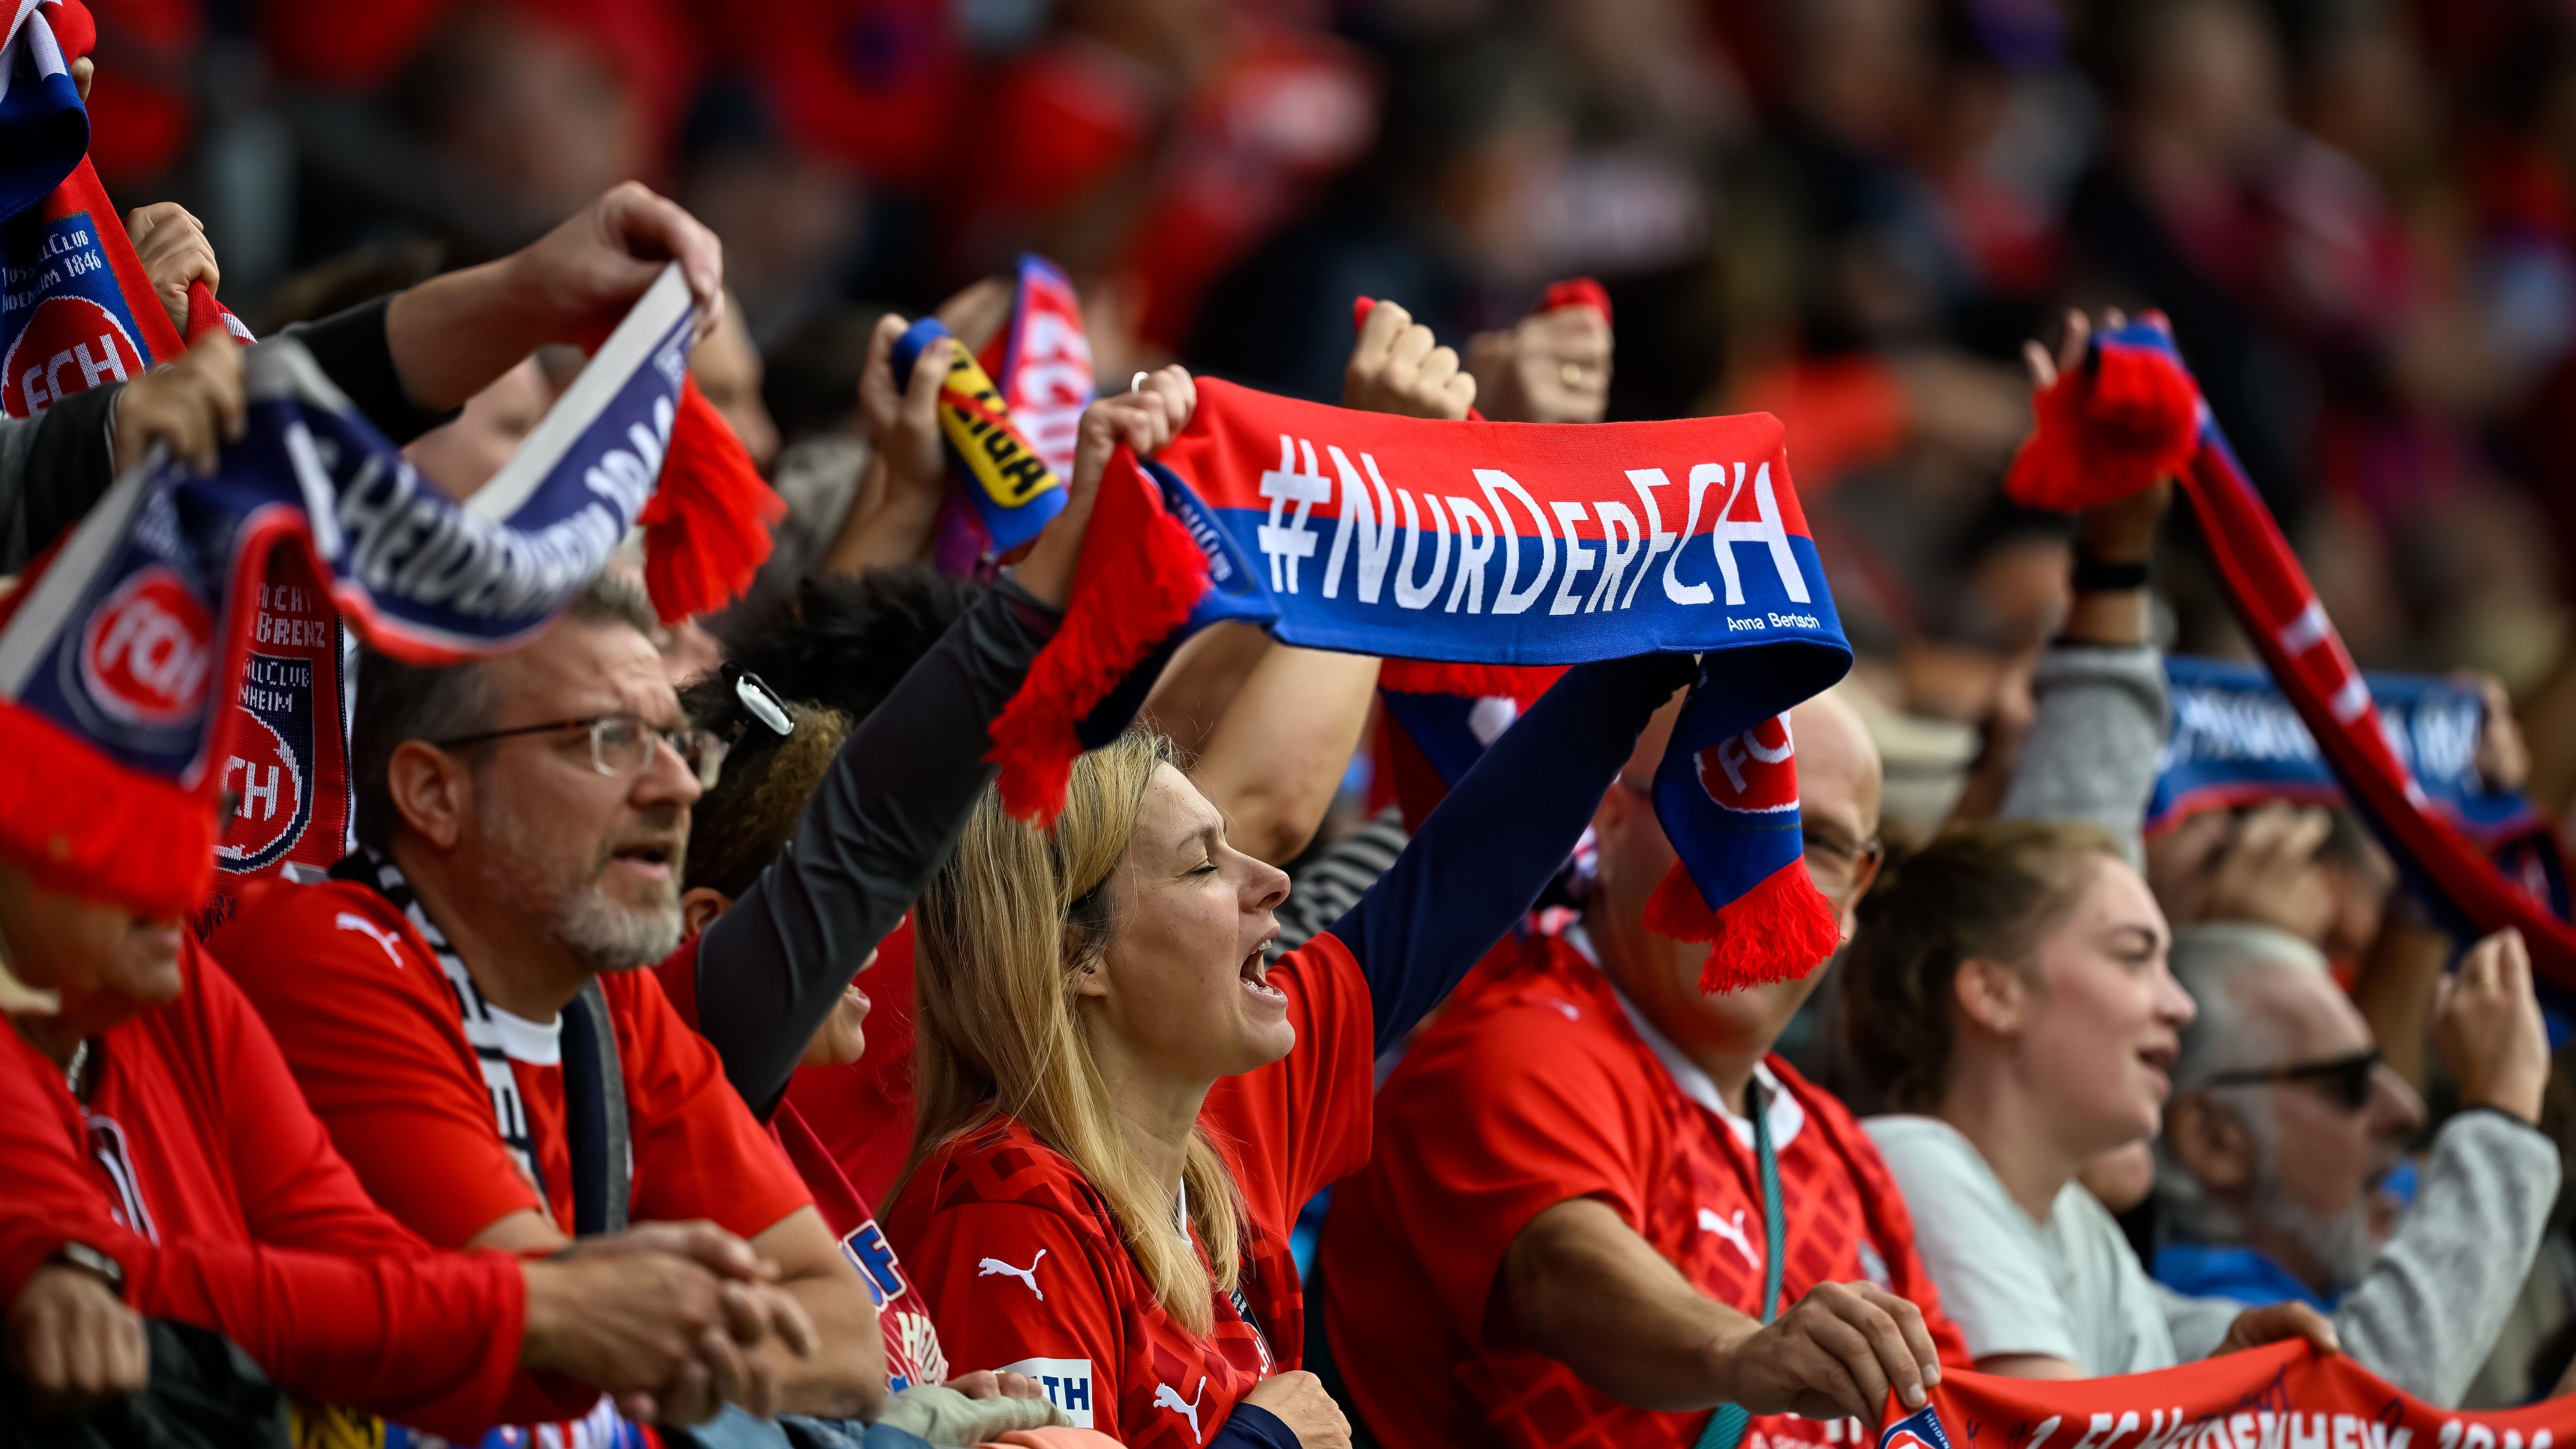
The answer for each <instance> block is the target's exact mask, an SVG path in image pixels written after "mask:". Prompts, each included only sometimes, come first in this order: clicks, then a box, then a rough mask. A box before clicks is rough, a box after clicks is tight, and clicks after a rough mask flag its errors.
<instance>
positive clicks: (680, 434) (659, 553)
mask: <svg viewBox="0 0 2576 1449" xmlns="http://www.w3.org/2000/svg"><path fill="white" fill-rule="evenodd" d="M786 516H787V500H786V499H783V498H781V497H779V496H778V494H777V493H776V492H775V491H774V490H772V489H771V488H770V486H769V485H768V484H767V483H766V482H764V481H762V479H761V476H760V470H759V469H757V468H754V467H753V466H752V464H751V455H750V454H749V453H746V452H744V451H743V447H742V440H741V439H740V438H737V437H735V436H734V431H733V425H732V424H731V423H728V422H726V421H725V418H724V414H723V413H720V412H718V411H716V405H715V404H714V403H711V402H709V401H707V397H706V394H705V393H702V392H700V391H698V380H697V379H696V378H695V377H690V378H687V379H685V380H683V381H682V382H681V384H680V410H679V416H677V417H675V418H673V419H672V421H671V446H670V451H669V453H668V454H667V455H666V456H665V457H664V458H663V460H662V481H661V484H660V486H658V487H657V488H655V489H654V490H653V496H652V497H651V498H649V499H647V500H646V501H645V504H644V511H643V512H642V513H641V514H639V515H637V516H636V520H635V521H636V522H637V523H638V524H640V525H641V526H642V527H643V529H644V587H645V589H646V591H647V592H649V593H651V594H652V596H653V612H654V613H656V614H658V615H660V616H661V619H662V622H663V623H665V624H677V623H679V622H680V621H681V620H683V619H687V618H690V617H692V616H694V615H698V614H704V613H707V612H709V611H711V610H714V609H720V608H723V607H724V606H725V605H727V604H729V603H732V602H733V601H734V600H735V599H738V598H740V597H742V591H743V590H744V589H747V588H749V587H750V586H751V579H752V575H754V574H756V573H758V572H759V571H760V566H761V565H762V564H763V563H765V562H767V561H768V559H769V550H770V547H771V543H770V536H769V531H770V529H771V528H772V527H774V526H775V525H776V524H777V523H778V521H779V520H780V519H782V518H785V517H786Z"/></svg>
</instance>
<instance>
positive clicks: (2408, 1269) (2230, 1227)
mask: <svg viewBox="0 0 2576 1449" xmlns="http://www.w3.org/2000/svg"><path fill="white" fill-rule="evenodd" d="M2172 961H2173V970H2174V975H2175V976H2177V977H2178V978H2180V979H2181V981H2182V983H2183V985H2184V987H2185V988H2186V989H2188V990H2189V991H2190V992H2191V994H2192V996H2193V997H2194V998H2195V999H2196V1000H2197V1001H2198V1002H2199V1003H2200V1013H2199V1016H2198V1017H2197V1018H2196V1019H2195V1020H2194V1022H2193V1023H2192V1025H2191V1026H2190V1027H2189V1028H2187V1029H2186V1030H2185V1031H2184V1033H2183V1038H2182V1052H2181V1055H2180V1057H2178V1058H2177V1059H2176V1061H2175V1063H2174V1068H2173V1078H2174V1095H2173V1100H2172V1101H2171V1103H2170V1104H2168V1105H2167V1106H2166V1108H2165V1126H2164V1134H2163V1137H2162V1139H2161V1140H2160V1141H2159V1143H2158V1144H2157V1145H2158V1152H2159V1157H2160V1159H2161V1164H2162V1171H2161V1172H2160V1173H2159V1175H2158V1182H2157V1191H2158V1194H2159V1197H2160V1199H2161V1201H2162V1206H2163V1220H2164V1226H2165V1228H2166V1230H2167V1241H2166V1243H2165V1245H2164V1246H2163V1247H2162V1248H2161V1249H2160V1250H2159V1251H2158V1252H2157V1254H2156V1260H2155V1276H2156V1277H2157V1279H2158V1280H2159V1281H2161V1282H2162V1283H2164V1284H2165V1285H2166V1286H2167V1287H2169V1288H2172V1289H2174V1290H2176V1291H2177V1292H2179V1293H2183V1294H2189V1295H2192V1296H2194V1297H2196V1298H2203V1299H2215V1300H2220V1301H2219V1302H2217V1303H2216V1304H2214V1305H2213V1311H2212V1312H2210V1313H2209V1314H2208V1315H2207V1317H2208V1319H2209V1320H2210V1321H2209V1322H2208V1323H2201V1322H2199V1320H2198V1319H2196V1318H2193V1317H2190V1316H2187V1315H2181V1314H2176V1313H2173V1312H2170V1311H2169V1313H2168V1319H2169V1321H2171V1323H2172V1325H2173V1328H2174V1330H2175V1344H2174V1346H2175V1348H2176V1350H2177V1351H2178V1352H2179V1353H2180V1354H2181V1356H2182V1357H2183V1358H2185V1359H2191V1358H2196V1357H2198V1356H2199V1355H2200V1354H2201V1353H2202V1352H2204V1351H2205V1350H2206V1348H2207V1347H2208V1345H2207V1344H2204V1343H2199V1342H2197V1341H2196V1340H2195V1341H2192V1342H2186V1341H2185V1340H2186V1338H2188V1337H2193V1336H2194V1331H2195V1328H2197V1330H2198V1332H2199V1333H2200V1334H2203V1335H2206V1334H2207V1333H2208V1331H2209V1329H2210V1328H2211V1327H2212V1326H2213V1325H2214V1326H2215V1327H2216V1328H2217V1330H2218V1331H2220V1332H2223V1331H2224V1328H2225V1319H2226V1317H2227V1316H2228V1315H2230V1314H2232V1313H2234V1312H2235V1311H2236V1309H2237V1306H2238V1305H2241V1304H2260V1303H2277V1302H2283V1301H2288V1300H2293V1299H2295V1300H2299V1301H2302V1302H2306V1303H2308V1304H2311V1305H2313V1306H2315V1307H2316V1308H2318V1309H2320V1310H2323V1311H2326V1312H2330V1313H2332V1314H2333V1315H2334V1319H2335V1329H2336V1332H2337V1334H2338V1336H2339V1337H2340V1338H2341V1339H2342V1341H2343V1344H2344V1347H2345V1349H2346V1350H2347V1351H2349V1352H2351V1353H2353V1354H2354V1355H2355V1356H2356V1357H2358V1358H2360V1359H2361V1360H2362V1361H2363V1362H2365V1363H2369V1364H2371V1365H2373V1366H2374V1367H2376V1368H2377V1369H2378V1371H2379V1372H2381V1373H2383V1374H2386V1375H2387V1376H2388V1377H2389V1378H2390V1379H2392V1380H2393V1381H2395V1382H2396V1383H2397V1384H2398V1385H2399V1386H2400V1387H2403V1388H2405V1389H2407V1390H2409V1391H2410V1392H2412V1393H2414V1394H2415V1395H2417V1396H2418V1397H2420V1398H2423V1399H2426V1400H2428V1401H2430V1402H2433V1403H2437V1404H2452V1403H2456V1402H2458V1400H2459V1397H2460V1395H2461V1393H2462V1392H2463V1390H2465V1389H2466V1387H2467V1386H2468V1383H2469V1380H2470V1378H2471V1377H2472V1376H2474V1375H2475V1374H2476V1372H2477V1370H2478V1366H2479V1365H2480V1364H2481V1363H2483V1362H2484V1361H2485V1359H2486V1357H2487V1354H2488V1351H2489V1349H2490V1348H2491V1347H2492V1345H2493V1344H2494V1342H2495V1338H2496V1334H2497V1333H2498V1332H2499V1331H2500V1330H2501V1329H2502V1328H2503V1326H2504V1322H2505V1318H2506V1315H2507V1313H2508V1312H2509V1311H2510V1310H2511V1308H2512V1305H2513V1301H2514V1297H2515V1295H2516V1294H2517V1293H2518V1292H2519V1291H2520V1289H2521V1287H2522V1282H2523V1278H2524V1276H2525V1275H2526V1274H2528V1273H2529V1272H2530V1269H2531V1262H2532V1256H2533V1254H2534V1253H2535V1252H2536V1251H2537V1249H2538V1246H2539V1242H2540V1234H2541V1231H2542V1229H2543V1228H2544V1227H2545V1226H2546V1222H2547V1216H2548V1212H2549V1208H2550V1204H2551V1202H2552V1201H2553V1200H2554V1199H2555V1197H2556V1196H2557V1191H2558V1179H2559V1166H2558V1153H2557V1150H2556V1149H2555V1148H2554V1147H2553V1146H2552V1145H2551V1144H2550V1141H2549V1139H2548V1138H2546V1137H2544V1136H2543V1135H2541V1133H2540V1132H2538V1131H2537V1130H2535V1128H2534V1126H2533V1123H2534V1122H2536V1121H2537V1120H2538V1117H2539V1115H2540V1102H2541V1093H2542V1089H2543V1087H2544V1086H2545V1084H2546V1083H2547V1081H2548V1079H2549V1043H2548V1036H2547V1033H2546V1031H2545V1030H2544V1029H2543V1027H2542V1024H2541V1017H2540V1005H2539V1002H2538V1001H2537V1000H2536V999H2535V998H2534V996H2533V994H2532V986H2531V965H2530V959H2529V957H2528V955H2527V954H2526V953H2525V951H2524V948H2523V944H2522V940H2521V938H2520V937H2519V936H2517V935H2514V934H2512V933H2510V932H2507V933H2504V934H2501V935H2497V936H2492V937H2489V938H2488V939H2486V940H2485V941H2482V942H2480V943H2478V945H2477V946H2476V947H2475V948H2474V949H2473V950H2471V951H2470V952H2469V953H2468V955H2467V956H2466V957H2465V958H2464V959H2463V960H2462V962H2461V964H2460V968H2459V971H2458V973H2457V974H2456V975H2455V976H2454V977H2453V978H2452V979H2451V980H2450V981H2448V982H2446V983H2445V984H2444V987H2443V993H2444V994H2443V995H2442V997H2441V998H2440V1000H2439V1003H2438V1005H2437V1007H2436V1008H2435V1012H2434V1017H2433V1023H2432V1026H2433V1039H2434V1042H2435V1045H2436V1046H2437V1047H2438V1048H2439V1050H2440V1051H2441V1054H2442V1057H2443V1060H2444V1062H2445V1064H2446V1065H2447V1066H2448V1067H2449V1069H2450V1074H2451V1077H2452V1080H2453V1081H2455V1082H2456V1083H2457V1084H2458V1087H2459V1101H2460V1111H2459V1112H2458V1113H2457V1114H2456V1115H2454V1116H2453V1117H2452V1118H2451V1119H2450V1120H2449V1121H2447V1122H2445V1123H2444V1124H2443V1125H2442V1129H2441V1130H2440V1131H2439V1132H2438V1133H2436V1134H2434V1137H2433V1143H2432V1148H2431V1151H2430V1152H2429V1153H2428V1154H2427V1155H2426V1157H2425V1160H2424V1165H2423V1170H2422V1173H2421V1175H2420V1179H2419V1184H2418V1186H2417V1187H2416V1190H2415V1194H2414V1202H2413V1205H2412V1206H2411V1207H2409V1208H2407V1209H2406V1210H2405V1215H2404V1217H2403V1218H2401V1219H2399V1220H2398V1222H2397V1225H2396V1228H2395V1231H2394V1232H2393V1233H2391V1232H2389V1231H2388V1230H2387V1227H2386V1225H2385V1224H2386V1219H2387V1216H2388V1211H2389V1209H2390V1208H2392V1207H2393V1206H2394V1203H2393V1202H2391V1201H2389V1200H2388V1197H2389V1195H2388V1194H2387V1193H2386V1192H2385V1190H2384V1189H2385V1188H2386V1186H2387V1184H2388V1181H2389V1179H2390V1177H2391V1174H2392V1173H2393V1172H2394V1171H2395V1169H2396V1168H2397V1166H2398V1164H2399V1162H2400V1161H2401V1159H2402V1156H2403V1154H2404V1152H2405V1149H2406V1147H2407V1145H2408V1143H2409V1142H2410V1141H2411V1140H2412V1139H2413V1137H2414V1136H2415V1134H2416V1133H2417V1131H2418V1130H2419V1129H2421V1128H2422V1127H2423V1125H2424V1103H2423V1100H2422V1099H2421V1098H2419V1097H2418V1096H2417V1095H2416V1094H2415V1091H2414V1089H2413V1088H2412V1087H2409V1086H2408V1085H2407V1084H2406V1082H2405V1080H2404V1079H2403V1078H2401V1077H2399V1076H2398V1075H2397V1074H2396V1073H2395V1072H2394V1071H2392V1070H2390V1069H2389V1067H2388V1066H2387V1065H2386V1064H2385V1063H2383V1062H2382V1061H2381V1060H2380V1057H2379V1050H2378V1047H2377V1046H2376V1045H2375V1044H2374V1043H2373V1042H2372V1040H2371V1035H2370V1027H2369V1025H2368V1024H2367V1023H2365V1022H2364V1021H2363V1020H2362V1016H2361V1013H2360V1011H2358V1010H2357V1009H2355V1007H2354V1006H2353V1004H2352V1001H2351V1000H2350V998H2348V997H2346V996H2345V995H2344V993H2343V992H2342V991H2341V990H2340V989H2339V988H2338V987H2336V985H2335V983H2334V978H2333V977H2332V976H2331V975H2330V974H2328V971H2327V967H2326V961H2325V958H2324V956H2322V955H2320V954H2319V953H2318V952H2317V950H2316V949H2315V948H2314V947H2312V946H2310V945H2309V944H2308V943H2307V942H2305V941H2302V940H2300V939H2299V938H2297V937H2295V936H2292V935H2290V934H2288V933H2287V932H2284V931H2280V930H2276V929H2274V928H2272V927H2269V926H2256V925H2201V926H2190V927H2185V928H2184V929H2183V930H2181V931H2179V932H2177V933H2176V934H2175V937H2174V945H2173V955H2172ZM2172 1306H2174V1305H2172V1304H2170V1303H2169V1309H2170V1308H2171V1307H2172Z"/></svg>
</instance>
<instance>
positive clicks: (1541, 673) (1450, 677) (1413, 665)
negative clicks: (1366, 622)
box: [1377, 659, 1565, 708]
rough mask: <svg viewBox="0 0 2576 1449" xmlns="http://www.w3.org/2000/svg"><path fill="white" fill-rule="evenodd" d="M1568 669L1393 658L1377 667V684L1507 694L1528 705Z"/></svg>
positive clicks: (1413, 690) (1417, 690)
mask: <svg viewBox="0 0 2576 1449" xmlns="http://www.w3.org/2000/svg"><path fill="white" fill-rule="evenodd" d="M1564 673H1565V666H1564V665H1561V664H1549V665H1534V664H1462V663H1458V662H1455V661H1451V660H1440V659H1390V660H1387V661H1386V662H1385V663H1384V664H1382V665H1380V666H1379V667H1378V676H1377V687H1378V688H1380V689H1384V690H1389V691H1392V692H1393V693H1396V694H1457V695H1464V696H1466V697H1467V698H1469V699H1494V698H1508V699H1514V700H1518V701H1519V702H1520V703H1521V705H1522V706H1523V707H1524V708H1526V707H1527V706H1528V705H1529V704H1530V703H1531V702H1532V701H1534V700H1536V699H1537V698H1538V697H1539V696H1540V695H1542V694H1545V693H1547V690H1548V686H1549V685H1552V684H1554V683H1556V681H1557V679H1558V677H1559V676H1561V675H1563V674H1564Z"/></svg>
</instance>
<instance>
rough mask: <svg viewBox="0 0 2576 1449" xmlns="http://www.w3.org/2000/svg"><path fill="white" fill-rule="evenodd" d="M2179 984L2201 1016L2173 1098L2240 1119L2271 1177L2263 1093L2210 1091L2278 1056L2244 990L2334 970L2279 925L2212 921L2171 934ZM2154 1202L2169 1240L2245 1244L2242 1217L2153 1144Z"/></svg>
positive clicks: (2186, 1040) (2176, 1074)
mask: <svg viewBox="0 0 2576 1449" xmlns="http://www.w3.org/2000/svg"><path fill="white" fill-rule="evenodd" d="M2167 959H2168V961H2169V962H2170V964H2171V966H2172V968H2173V974H2174V979H2175V980H2177V981H2179V982H2181V983H2182V987H2183V989H2184V990H2185V991H2188V992H2190V993H2191V999H2192V1000H2193V1002H2195V1003H2196V1004H2197V1005H2198V1006H2199V1007H2200V1011H2199V1013H2198V1014H2197V1015H2195V1016H2194V1017H2193V1018H2192V1021H2191V1024H2190V1025H2189V1026H2186V1027H2184V1028H2183V1031H2182V1047H2181V1052H2180V1054H2179V1055H2178V1056H2177V1057H2176V1058H2175V1061H2174V1070H2173V1081H2174V1092H2175V1093H2176V1094H2177V1095H2179V1094H2181V1093H2184V1092H2192V1091H2199V1092H2204V1093H2206V1094H2208V1095H2210V1096H2212V1097H2215V1098H2217V1099H2218V1100H2219V1102H2220V1104H2221V1105H2223V1106H2225V1107H2226V1108H2227V1109H2228V1110H2229V1111H2232V1112H2234V1113H2235V1114H2236V1115H2237V1116H2238V1118H2240V1119H2241V1120H2243V1122H2244V1123H2245V1126H2246V1129H2247V1130H2248V1131H2249V1132H2251V1133H2252V1134H2253V1136H2254V1142H2255V1148H2256V1151H2257V1153H2258V1154H2259V1156H2260V1159H2261V1160H2260V1161H2259V1163H2258V1164H2257V1170H2256V1175H2257V1177H2258V1178H2264V1177H2267V1176H2268V1174H2269V1172H2270V1168H2271V1162H2272V1158H2273V1151H2274V1148H2275V1146H2276V1145H2277V1144H2276V1143H2275V1141H2274V1136H2273V1128H2272V1121H2271V1114H2270V1113H2269V1112H2267V1111H2264V1110H2262V1109H2261V1106H2260V1104H2259V1100H2258V1094H2259V1093H2260V1091H2261V1090H2262V1089H2261V1088H2260V1087H2214V1088H2213V1087H2205V1086H2203V1085H2202V1084H2203V1083H2206V1082H2207V1081H2208V1080H2209V1079H2210V1078H2212V1077H2214V1076H2217V1075H2219V1074H2220V1073H2222V1072H2230V1071H2237V1070H2241V1069H2244V1068H2248V1067H2256V1066H2261V1065H2264V1064H2265V1063H2266V1062H2267V1061H2268V1060H2269V1058H2270V1054H2271V1053H2272V1052H2273V1051H2274V1050H2275V1048H2276V1046H2277V1044H2278V1039H2279V1030H2278V1027H2277V1025H2276V1024H2275V1023H2274V1022H2272V1021H2271V1020H2270V1019H2269V1018H2268V1017H2266V1016H2265V1015H2264V1014H2263V1013H2260V1012H2257V1011H2254V1010H2251V1009H2249V1008H2248V1006H2247V1004H2246V1002H2245V999H2244V996H2245V993H2244V990H2243V987H2244V985H2245V983H2246V981H2247V979H2248V978H2249V977H2251V976H2253V975H2254V974H2255V973H2258V972H2266V971H2309V972H2314V973H2316V974H2317V975H2320V976H2323V975H2326V974H2328V972H2329V970H2330V968H2329V967H2328V965H2327V963H2326V958H2325V954H2324V953H2323V952H2321V951H2319V950H2318V949H2317V948H2316V947H2314V946H2312V945H2310V944H2308V943H2307V942H2306V941H2304V940H2302V939H2300V938H2299V937H2297V936H2294V935H2291V934H2290V933H2289V932H2287V931H2284V930H2281V929H2279V928H2278V927H2274V926H2260V925H2254V924H2251V923H2245V922H2234V921H2227V922H2207V923H2203V924H2201V925H2196V926H2185V927H2183V928H2182V929H2181V930H2178V931H2176V932H2174V939H2173V949H2172V951H2171V953H2170V954H2169V956H2168V957H2167ZM2156 1197H2157V1200H2158V1203H2159V1205H2160V1209H2161V1212H2162V1214H2163V1218H2164V1221H2165V1223H2166V1225H2167V1227H2168V1229H2169V1230H2170V1232H2171V1234H2172V1235H2173V1236H2175V1237H2177V1238H2181V1239H2184V1240H2187V1241H2192V1242H2206V1243H2233V1242H2242V1241H2243V1240H2244V1238H2245V1234H2246V1226H2247V1225H2246V1222H2245V1218H2244V1215H2243V1214H2242V1213H2240V1212H2239V1211H2237V1209H2236V1208H2234V1207H2233V1206H2231V1205H2228V1204H2224V1203H2220V1202H2217V1201H2214V1200H2212V1199H2211V1197H2210V1196H2209V1194H2208V1193H2207V1191H2205V1190H2204V1189H2203V1188H2202V1187H2201V1185H2200V1180H2199V1179H2198V1178H2195V1177H2193V1176H2192V1175H2191V1170H2190V1169H2189V1168H2187V1167H2185V1166H2184V1165H2183V1164H2182V1163H2181V1162H2179V1161H2177V1160H2175V1158H2174V1155H2173V1152H2172V1150H2171V1149H2170V1147H2169V1146H2168V1145H2167V1144H2166V1142H2165V1140H2164V1139H2163V1138H2162V1137H2161V1136H2159V1137H2158V1138H2157V1139H2156Z"/></svg>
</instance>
